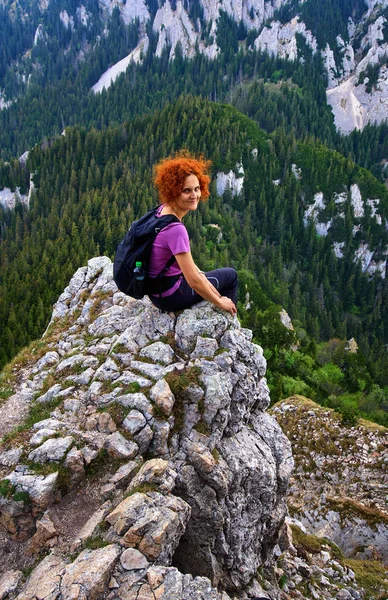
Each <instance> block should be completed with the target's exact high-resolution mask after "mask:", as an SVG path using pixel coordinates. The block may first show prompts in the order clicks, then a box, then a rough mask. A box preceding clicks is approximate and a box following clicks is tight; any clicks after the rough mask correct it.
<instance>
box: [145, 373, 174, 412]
mask: <svg viewBox="0 0 388 600" xmlns="http://www.w3.org/2000/svg"><path fill="white" fill-rule="evenodd" d="M150 398H151V400H152V401H153V402H155V404H156V405H157V407H158V408H160V409H161V410H162V411H163V413H164V414H165V415H166V417H169V416H170V415H171V411H172V409H173V406H174V402H175V398H174V394H173V393H172V391H171V389H170V386H169V385H168V383H167V381H166V380H165V379H160V380H159V381H157V382H156V383H155V385H154V386H153V387H152V388H151V389H150Z"/></svg>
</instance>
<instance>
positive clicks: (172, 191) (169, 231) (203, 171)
mask: <svg viewBox="0 0 388 600" xmlns="http://www.w3.org/2000/svg"><path fill="white" fill-rule="evenodd" d="M210 164H211V163H210V161H205V160H203V159H202V158H198V159H197V158H194V157H193V156H190V155H189V154H188V153H181V154H178V155H177V156H175V157H173V158H167V159H165V160H163V161H162V162H160V163H158V164H157V165H156V166H155V178H154V182H155V186H156V189H157V190H158V194H159V199H160V201H161V202H162V204H161V206H160V208H159V212H158V216H162V215H175V216H176V217H177V219H178V220H179V222H174V223H171V224H170V225H167V227H165V228H164V229H162V231H161V232H160V233H158V235H157V236H156V239H155V242H154V244H153V247H152V251H151V257H150V262H149V267H148V273H147V275H148V277H150V278H155V277H157V275H158V274H159V273H160V272H161V271H162V270H163V267H164V266H165V265H166V264H167V263H168V261H169V260H170V259H171V257H172V256H174V257H175V261H174V262H173V264H172V265H171V266H170V267H169V269H168V271H166V272H165V273H164V275H166V276H170V277H173V276H177V275H181V276H180V277H179V278H178V280H177V281H176V282H175V283H174V285H173V286H172V287H171V288H170V289H168V290H167V291H165V292H163V293H162V294H160V295H159V294H150V296H149V297H150V299H151V301H152V303H153V304H155V306H157V307H158V308H163V310H171V311H176V310H182V309H184V308H187V307H189V306H192V305H193V304H196V303H197V302H201V300H209V301H210V302H212V303H213V304H215V306H218V307H219V308H222V309H223V310H226V311H227V312H229V313H230V314H231V315H235V314H236V313H237V309H236V303H237V285H238V282H237V273H236V271H235V270H234V269H230V268H223V269H215V270H214V271H208V272H207V273H202V272H201V271H200V270H199V269H198V267H197V266H196V264H195V263H194V261H193V258H192V256H191V251H190V241H189V236H188V233H187V230H186V227H185V226H184V225H183V223H182V219H183V217H184V216H185V215H187V213H188V212H190V211H191V210H196V209H197V206H198V203H199V201H200V199H201V198H202V200H206V198H208V197H209V183H210V177H209V175H208V170H209V168H210Z"/></svg>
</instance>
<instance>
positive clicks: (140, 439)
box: [133, 425, 154, 455]
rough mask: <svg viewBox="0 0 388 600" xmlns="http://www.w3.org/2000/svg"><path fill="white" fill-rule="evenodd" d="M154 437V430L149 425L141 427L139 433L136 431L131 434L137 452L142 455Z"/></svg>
mask: <svg viewBox="0 0 388 600" xmlns="http://www.w3.org/2000/svg"><path fill="white" fill-rule="evenodd" d="M153 437H154V432H153V431H152V429H151V427H150V426H149V425H146V426H145V427H143V429H142V430H141V431H139V433H136V434H135V435H134V436H133V439H134V440H135V442H136V444H137V445H138V446H139V453H140V454H142V455H144V454H146V453H147V452H148V449H149V447H150V444H151V442H152V438H153Z"/></svg>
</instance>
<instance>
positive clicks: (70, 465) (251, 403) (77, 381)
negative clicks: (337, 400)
mask: <svg viewBox="0 0 388 600" xmlns="http://www.w3.org/2000/svg"><path fill="white" fill-rule="evenodd" d="M33 350H34V352H33V353H31V352H30V354H28V353H27V352H26V353H25V355H24V363H20V362H18V360H19V361H20V360H21V359H20V358H19V359H18V360H16V362H15V363H14V364H13V366H12V367H11V368H10V369H9V371H8V374H9V377H10V379H9V384H8V385H11V386H12V388H13V392H14V393H13V394H12V395H11V396H10V397H9V399H8V400H6V401H5V403H4V404H3V406H2V413H3V414H4V415H6V416H7V418H6V419H5V420H4V422H3V424H2V433H3V440H2V447H1V452H0V465H1V476H2V479H1V481H0V490H1V496H0V524H1V526H2V531H4V530H6V531H7V535H8V538H9V539H8V540H7V541H6V543H5V544H4V550H3V552H2V556H1V563H2V565H3V571H4V572H3V576H2V578H1V580H0V597H2V598H3V597H6V596H7V594H8V597H17V598H18V600H22V599H27V598H35V597H36V596H39V597H41V598H61V599H65V598H74V599H75V598H88V599H91V600H92V599H94V598H103V597H104V598H105V597H106V598H112V599H117V600H119V599H121V600H124V599H132V598H133V599H135V598H136V599H139V598H144V599H146V598H150V599H151V598H152V599H153V600H154V599H155V598H163V599H167V598H168V599H169V600H172V599H174V598H176V599H178V598H183V597H184V598H186V597H187V598H198V599H199V598H204V599H210V598H211V599H214V600H216V599H219V600H221V599H222V600H227V598H230V597H232V596H233V595H235V594H238V595H239V596H241V597H248V596H247V594H249V595H250V596H251V597H252V596H254V595H256V596H257V595H258V590H260V589H261V586H260V583H259V582H258V580H257V579H256V578H255V577H256V574H257V569H258V568H259V567H260V566H263V567H264V565H265V564H266V563H267V562H268V561H269V560H270V558H271V556H272V551H273V548H274V546H275V544H276V541H277V537H278V533H279V530H280V528H281V526H282V523H283V521H284V517H285V515H286V503H285V496H286V491H287V486H288V481H289V477H290V474H291V470H292V465H293V460H292V456H291V448H290V444H289V442H288V440H287V439H286V438H285V436H284V435H283V433H282V431H281V429H280V427H279V425H278V424H277V423H276V421H275V420H274V419H273V418H272V417H270V416H269V415H268V413H267V412H265V409H266V408H267V407H268V405H269V393H268V387H267V385H266V380H265V370H266V362H265V359H264V357H263V352H262V349H261V348H260V347H259V346H257V345H255V344H253V343H252V342H251V332H250V331H247V330H244V329H241V326H240V324H239V322H238V320H237V319H232V318H231V317H229V316H227V315H225V313H223V312H221V311H218V310H216V309H215V308H214V307H212V306H211V305H209V304H208V303H201V304H200V305H198V306H197V307H195V308H193V309H191V310H187V311H183V312H182V313H181V314H179V315H178V316H175V315H173V314H168V313H160V312H159V311H158V310H157V309H156V308H155V307H153V306H152V304H151V303H150V302H149V300H148V299H144V300H141V301H134V300H132V299H130V298H128V297H126V296H124V295H123V294H121V293H120V292H118V291H117V288H116V287H115V284H114V282H113V280H112V263H111V261H110V260H109V259H107V258H104V257H103V258H96V259H92V260H90V261H89V263H88V266H86V267H83V268H81V269H79V270H78V271H77V272H76V274H75V275H74V277H73V278H72V280H71V281H70V283H69V286H68V287H67V288H66V290H65V291H64V293H63V294H62V295H61V296H60V298H59V300H58V302H57V304H56V305H55V307H54V311H53V318H52V321H51V324H50V326H49V328H48V330H47V332H46V334H45V335H44V337H43V338H42V340H41V342H39V343H38V344H37V345H35V347H34V348H33ZM12 376H13V381H12ZM11 410H13V414H12V415H11V414H10V412H11ZM22 415H24V422H23V423H22V424H21V425H20V420H21V419H20V417H21V416H22ZM26 416H27V418H25V417H26ZM22 420H23V419H22ZM16 424H18V425H19V426H18V427H17V428H16V429H15V428H13V429H12V425H16ZM17 547H19V548H20V547H22V549H23V553H21V552H20V551H19V552H18V551H17V550H16V548H17ZM46 553H48V554H47V556H46V557H44V555H45V554H46ZM26 556H27V557H28V556H30V557H32V558H30V559H29V558H25V557H26ZM36 560H38V564H37V565H36V566H35V567H34V568H33V570H32V572H31V574H30V575H29V577H28V578H27V579H25V577H23V576H22V573H21V569H25V568H26V567H28V565H29V564H30V565H31V566H33V565H34V562H35V561H36ZM15 569H16V570H15ZM212 586H217V587H218V589H219V590H221V591H217V587H212ZM4 590H6V591H4ZM222 590H225V591H222ZM250 590H251V591H250ZM252 590H254V591H253V592H252ZM274 593H275V594H278V592H276V591H275V592H274ZM274 597H276V596H274Z"/></svg>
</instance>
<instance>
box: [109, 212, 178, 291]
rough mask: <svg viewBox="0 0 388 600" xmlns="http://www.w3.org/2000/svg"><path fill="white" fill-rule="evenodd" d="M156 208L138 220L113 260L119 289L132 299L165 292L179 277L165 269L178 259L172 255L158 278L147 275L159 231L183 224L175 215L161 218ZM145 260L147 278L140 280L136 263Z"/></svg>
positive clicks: (142, 264)
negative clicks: (166, 273)
mask: <svg viewBox="0 0 388 600" xmlns="http://www.w3.org/2000/svg"><path fill="white" fill-rule="evenodd" d="M158 209H159V207H156V208H154V209H152V210H150V211H149V212H148V213H146V214H145V215H144V216H142V217H141V218H140V219H139V220H138V221H134V222H133V223H132V225H131V227H130V229H129V230H128V231H127V233H126V234H125V237H124V239H123V240H122V241H121V242H120V244H119V245H118V246H117V250H116V255H115V259H114V263H113V278H114V280H115V283H116V285H117V287H118V288H119V290H120V291H121V292H124V294H127V296H131V297H132V298H137V299H140V298H143V296H144V295H145V294H161V293H163V292H164V291H166V290H168V289H170V288H171V287H172V286H173V285H174V283H175V282H176V281H177V279H178V277H179V276H176V277H167V276H165V275H164V274H165V272H166V271H167V270H168V269H169V267H170V266H171V265H172V263H173V262H174V261H175V257H174V256H172V257H171V258H170V260H169V261H168V263H167V264H166V266H165V267H164V268H163V269H162V271H161V272H160V273H159V275H158V276H157V277H156V278H152V279H151V278H148V277H147V276H146V274H147V269H148V263H149V258H150V254H151V249H152V244H153V243H154V241H155V238H156V236H157V235H158V233H159V232H160V231H161V230H162V229H164V228H165V227H167V225H170V224H171V223H180V221H179V219H178V218H177V217H175V216H174V215H163V216H161V217H157V216H156V213H157V211H158ZM137 262H141V266H142V270H143V273H144V275H145V277H144V279H143V280H139V279H137V277H136V276H137V273H135V272H134V270H135V267H136V263H137Z"/></svg>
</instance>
